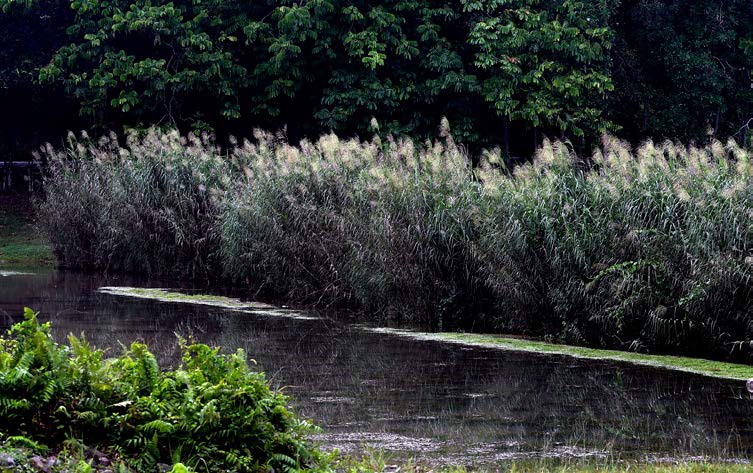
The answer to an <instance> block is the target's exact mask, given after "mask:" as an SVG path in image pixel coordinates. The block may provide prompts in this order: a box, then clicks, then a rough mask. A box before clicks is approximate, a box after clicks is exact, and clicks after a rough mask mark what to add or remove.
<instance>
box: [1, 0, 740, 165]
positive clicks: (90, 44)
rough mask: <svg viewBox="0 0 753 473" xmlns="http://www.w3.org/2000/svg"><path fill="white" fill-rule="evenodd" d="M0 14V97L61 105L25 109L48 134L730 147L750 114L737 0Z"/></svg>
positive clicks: (404, 1)
mask: <svg viewBox="0 0 753 473" xmlns="http://www.w3.org/2000/svg"><path fill="white" fill-rule="evenodd" d="M0 7H2V14H0V27H2V28H0V35H2V38H0V39H1V40H2V41H3V44H4V45H6V47H5V49H4V50H3V51H0V102H1V103H3V104H4V105H5V106H6V107H13V108H17V106H18V105H19V104H23V103H36V104H37V105H38V106H42V105H41V104H39V103H38V102H35V98H38V97H40V96H44V97H45V98H46V101H45V104H46V105H44V106H47V107H50V106H56V105H59V106H56V108H57V110H56V111H55V112H54V113H52V116H49V118H50V120H47V118H48V116H45V114H44V113H39V109H38V108H39V107H35V109H36V111H37V114H36V115H37V117H36V119H37V120H39V121H40V122H45V121H47V122H46V123H38V127H39V128H40V129H43V130H45V131H44V132H43V133H41V135H44V137H45V138H47V139H49V138H50V137H51V136H52V137H54V136H55V134H58V135H62V133H63V132H64V131H65V128H66V127H71V126H80V127H87V128H95V129H120V128H123V127H147V126H151V125H155V124H157V125H169V126H177V127H179V128H181V129H184V130H189V129H196V130H214V131H216V132H218V133H219V134H228V133H233V134H240V135H248V134H250V129H251V128H252V127H264V128H272V129H282V128H285V129H286V130H287V133H288V136H289V137H290V138H291V139H295V138H300V137H302V136H306V135H312V134H317V133H321V132H326V131H329V130H333V131H336V132H338V133H341V134H343V133H344V134H371V133H373V132H375V130H374V129H373V127H372V123H373V119H376V121H377V122H378V123H379V130H380V132H383V133H393V134H410V135H413V136H416V137H429V136H434V135H435V134H436V127H437V125H438V124H439V122H440V120H441V118H442V117H447V119H448V120H449V122H450V123H451V125H452V129H453V134H454V135H455V137H456V139H458V140H459V141H461V142H464V143H467V144H469V145H471V146H490V145H502V146H504V149H505V150H506V151H508V153H513V154H515V153H524V152H527V151H528V150H530V148H531V147H532V146H533V145H534V143H535V141H536V140H538V139H540V137H542V136H544V135H554V136H557V137H567V138H570V139H572V140H574V141H577V142H579V143H586V142H588V140H594V139H595V138H597V137H598V136H599V135H600V134H601V133H602V132H604V131H606V130H610V131H618V132H619V133H621V134H622V135H624V136H625V137H626V138H628V139H632V140H639V139H642V138H646V137H652V138H655V139H663V138H671V139H675V138H681V139H695V140H702V139H704V138H705V137H707V136H708V135H714V136H718V137H722V136H732V135H736V134H737V136H738V137H743V136H747V135H746V132H747V130H746V129H745V125H746V123H749V122H748V120H750V118H753V94H752V93H751V92H752V91H753V89H751V83H752V78H751V61H752V60H753V33H752V32H751V29H752V28H753V21H752V20H753V9H751V7H750V4H749V2H748V1H744V0H731V1H725V2H720V1H719V0H692V1H691V0H670V1H660V0H623V1H620V2H614V1H609V0H592V1H578V0H555V1H545V0H445V1H436V0H386V1H379V2H376V1H369V0H347V1H343V0H309V1H290V0H266V1H261V2H239V1H230V0H169V1H168V0H0ZM18 91H26V95H23V94H21V95H19V93H18ZM45 94H46V95H45ZM27 108H28V107H27ZM32 121H33V120H32ZM23 122H24V123H27V121H23ZM29 125H31V124H30V123H29ZM741 130H742V131H741ZM511 133H512V135H511ZM510 136H513V137H514V138H513V139H510Z"/></svg>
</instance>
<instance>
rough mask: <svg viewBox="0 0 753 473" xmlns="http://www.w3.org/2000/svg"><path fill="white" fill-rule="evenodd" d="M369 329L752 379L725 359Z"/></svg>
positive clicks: (746, 368)
mask: <svg viewBox="0 0 753 473" xmlns="http://www.w3.org/2000/svg"><path fill="white" fill-rule="evenodd" d="M370 331H375V332H380V333H390V334H395V335H400V336H406V337H411V338H414V339H418V340H432V341H440V342H447V343H457V344H460V345H467V346H475V347H483V348H494V349H500V350H509V351H518V352H529V353H542V354H547V355H562V356H570V357H573V358H582V359H589V360H610V361H618V362H625V363H632V364H635V365H643V366H653V367H656V368H666V369H672V370H677V371H684V372H688V373H695V374H700V375H704V376H711V377H715V378H723V379H734V380H747V379H750V378H753V366H750V365H742V364H737V363H727V362H723V361H712V360H704V359H701V358H688V357H683V356H670V355H647V354H643V353H633V352H626V351H618V350H602V349H598V348H584V347H576V346H571V345H559V344H554V343H547V342H540V341H536V340H524V339H520V338H511V337H503V336H499V335H485V334H471V333H448V332H442V333H426V332H413V331H410V330H399V329H387V328H377V329H371V330H370Z"/></svg>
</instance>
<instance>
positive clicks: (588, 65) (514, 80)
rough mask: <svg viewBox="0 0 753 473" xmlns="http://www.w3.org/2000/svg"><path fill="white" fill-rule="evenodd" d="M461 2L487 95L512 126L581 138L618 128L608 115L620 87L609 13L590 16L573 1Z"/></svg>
mask: <svg viewBox="0 0 753 473" xmlns="http://www.w3.org/2000/svg"><path fill="white" fill-rule="evenodd" d="M461 3H462V5H463V9H464V11H466V12H468V13H471V14H473V20H472V23H471V27H470V34H469V39H468V40H469V42H470V43H471V44H472V45H474V46H475V47H476V54H475V61H474V63H475V65H476V66H477V67H478V68H480V69H481V71H483V78H482V84H483V95H484V98H485V99H486V100H487V101H488V102H489V103H490V104H492V106H493V107H494V109H495V110H496V112H497V113H498V114H499V115H500V116H502V117H504V119H505V126H507V123H508V121H515V120H520V121H523V122H525V123H526V124H527V125H530V126H531V127H533V128H534V129H537V128H539V127H542V126H544V127H552V128H555V129H558V130H560V131H561V132H562V133H567V132H569V133H572V134H573V135H575V136H578V137H582V136H583V135H584V134H585V133H586V132H594V131H596V132H598V131H600V130H603V129H606V128H609V127H611V124H610V123H609V122H608V121H607V120H606V119H605V118H604V117H603V112H604V110H603V109H604V98H605V96H606V94H607V92H609V91H611V90H612V89H613V85H612V80H611V78H610V75H609V67H608V66H609V63H608V49H609V48H610V46H611V37H612V33H611V31H610V29H609V27H608V25H607V24H606V23H605V21H604V18H603V17H608V15H602V16H601V17H599V16H596V15H589V14H588V9H587V8H586V5H585V3H584V2H579V1H573V0H563V1H558V2H545V1H543V0H461ZM602 3H603V2H600V4H602ZM600 8H602V9H603V10H604V11H607V10H608V9H607V8H606V5H601V7H600ZM506 136H507V133H505V139H507V138H506ZM505 146H506V148H507V143H505Z"/></svg>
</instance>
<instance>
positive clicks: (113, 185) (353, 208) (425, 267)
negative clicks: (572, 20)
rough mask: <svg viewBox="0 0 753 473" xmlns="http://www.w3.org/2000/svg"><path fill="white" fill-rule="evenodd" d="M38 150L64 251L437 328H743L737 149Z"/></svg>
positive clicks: (735, 333)
mask: <svg viewBox="0 0 753 473" xmlns="http://www.w3.org/2000/svg"><path fill="white" fill-rule="evenodd" d="M84 141H85V142H82V141H81V140H78V141H75V140H72V141H71V143H70V146H69V147H68V149H67V150H65V151H56V150H53V149H51V148H49V147H48V148H47V149H46V150H45V151H44V153H45V154H46V155H47V157H48V158H49V159H50V162H51V166H50V173H49V176H48V178H47V182H46V192H47V198H46V200H45V201H44V202H43V203H42V204H41V207H40V209H41V214H42V217H43V221H44V222H45V224H46V226H47V228H48V230H49V232H50V234H51V236H52V239H53V244H54V245H55V248H56V251H57V252H58V255H59V257H60V258H61V260H62V261H64V262H65V264H67V265H74V266H87V267H95V268H101V269H117V270H131V271H149V272H153V273H162V274H173V275H177V276H182V275H188V276H194V277H209V278H218V279H223V280H226V281H232V282H234V283H236V284H244V285H248V286H249V287H253V288H255V289H262V290H264V291H267V293H269V294H274V295H277V296H281V297H285V298H288V299H292V300H296V301H299V302H306V303H311V304H317V305H319V306H328V305H339V306H347V307H357V308H360V309H362V310H363V311H364V312H366V313H369V314H373V316H374V317H378V318H384V317H388V318H393V319H397V320H402V321H406V322H416V323H420V324H422V325H425V326H429V327H432V328H437V329H440V328H442V329H445V328H458V327H459V328H476V329H494V330H499V331H507V332H513V333H521V334H531V335H538V336H545V337H548V338H551V339H555V340H562V341H567V342H574V343H583V344H590V345H598V346H604V347H616V348H629V349H635V350H642V351H647V350H654V351H675V352H684V353H697V354H709V355H714V356H719V357H724V356H729V355H730V354H732V355H733V356H734V357H736V358H741V359H748V358H750V355H751V353H750V352H751V349H750V344H749V341H750V340H751V338H753V327H751V322H753V314H751V309H752V308H753V304H751V303H749V302H748V301H749V300H750V296H751V295H752V294H751V285H750V277H751V274H752V270H753V252H752V251H753V248H752V247H751V246H752V245H753V238H752V235H751V231H752V230H751V229H752V228H753V227H751V224H750V221H751V216H753V186H751V183H752V181H751V175H752V174H753V171H751V164H750V156H749V151H748V150H746V149H743V148H741V147H739V146H738V145H736V144H735V143H734V142H729V143H727V144H726V145H723V144H721V143H718V142H715V143H712V144H711V145H709V146H706V147H685V146H683V145H680V144H675V143H671V142H665V143H661V144H655V143H651V142H647V143H645V144H644V145H642V146H641V147H639V148H637V149H636V150H633V149H631V147H630V146H628V145H627V144H626V143H623V142H620V141H619V140H616V139H614V138H609V137H607V138H605V139H604V142H603V146H602V147H601V149H599V150H597V151H596V152H595V153H594V154H593V155H592V156H577V155H576V154H575V153H574V152H573V150H572V149H571V147H570V146H569V145H568V144H567V143H562V142H554V143H550V142H545V143H544V145H543V147H542V148H541V149H540V150H539V151H538V152H537V154H536V156H535V157H534V158H533V159H532V161H531V162H529V163H527V164H524V165H521V166H518V167H516V168H514V169H508V168H506V167H505V165H504V163H503V160H502V159H501V156H500V153H499V151H495V150H491V151H488V152H485V153H484V155H483V156H482V159H481V162H480V163H479V165H478V166H477V167H475V168H474V167H472V166H471V163H470V160H469V159H468V157H467V155H466V153H465V152H464V151H463V149H462V148H461V147H459V146H458V145H456V144H455V143H454V142H453V140H452V138H451V136H450V134H449V129H448V126H447V125H446V124H444V125H443V128H442V134H441V136H440V139H439V140H438V141H436V142H427V143H415V142H413V141H411V140H409V139H405V138H401V139H387V140H385V141H381V140H379V139H378V138H375V139H373V140H372V141H357V140H342V139H339V138H338V137H336V136H334V135H325V136H322V137H321V138H319V139H318V140H316V141H313V142H311V141H303V142H301V143H300V144H298V145H296V146H293V145H290V144H288V143H286V142H285V140H284V139H282V137H279V136H276V135H273V134H269V133H264V132H256V133H255V136H254V140H253V141H244V142H242V143H238V144H235V145H234V146H232V147H231V148H230V149H229V150H228V151H227V152H223V151H221V150H220V149H218V148H217V147H216V146H215V145H214V144H213V143H212V141H211V140H209V139H208V138H202V139H199V138H196V137H189V138H181V137H179V136H178V135H177V134H175V133H167V134H163V133H160V132H157V131H155V130H152V131H149V132H148V133H146V134H145V135H143V136H140V137H137V136H135V135H133V136H130V137H129V138H127V139H126V142H125V144H124V145H123V146H119V145H118V144H117V140H116V139H115V138H114V137H110V138H107V139H104V140H102V141H99V142H97V143H93V142H91V140H84Z"/></svg>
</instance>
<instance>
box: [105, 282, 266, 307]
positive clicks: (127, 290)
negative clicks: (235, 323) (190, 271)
mask: <svg viewBox="0 0 753 473" xmlns="http://www.w3.org/2000/svg"><path fill="white" fill-rule="evenodd" d="M99 292H102V293H105V294H112V295H116V296H130V297H137V298H140V299H152V300H156V301H161V302H182V303H186V304H199V305H211V306H215V307H223V308H227V309H271V308H273V306H271V305H269V304H262V303H260V302H243V301H241V300H240V299H233V298H231V297H224V296H212V295H209V294H184V293H182V292H174V291H169V290H167V289H157V288H138V287H101V288H99Z"/></svg>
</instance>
